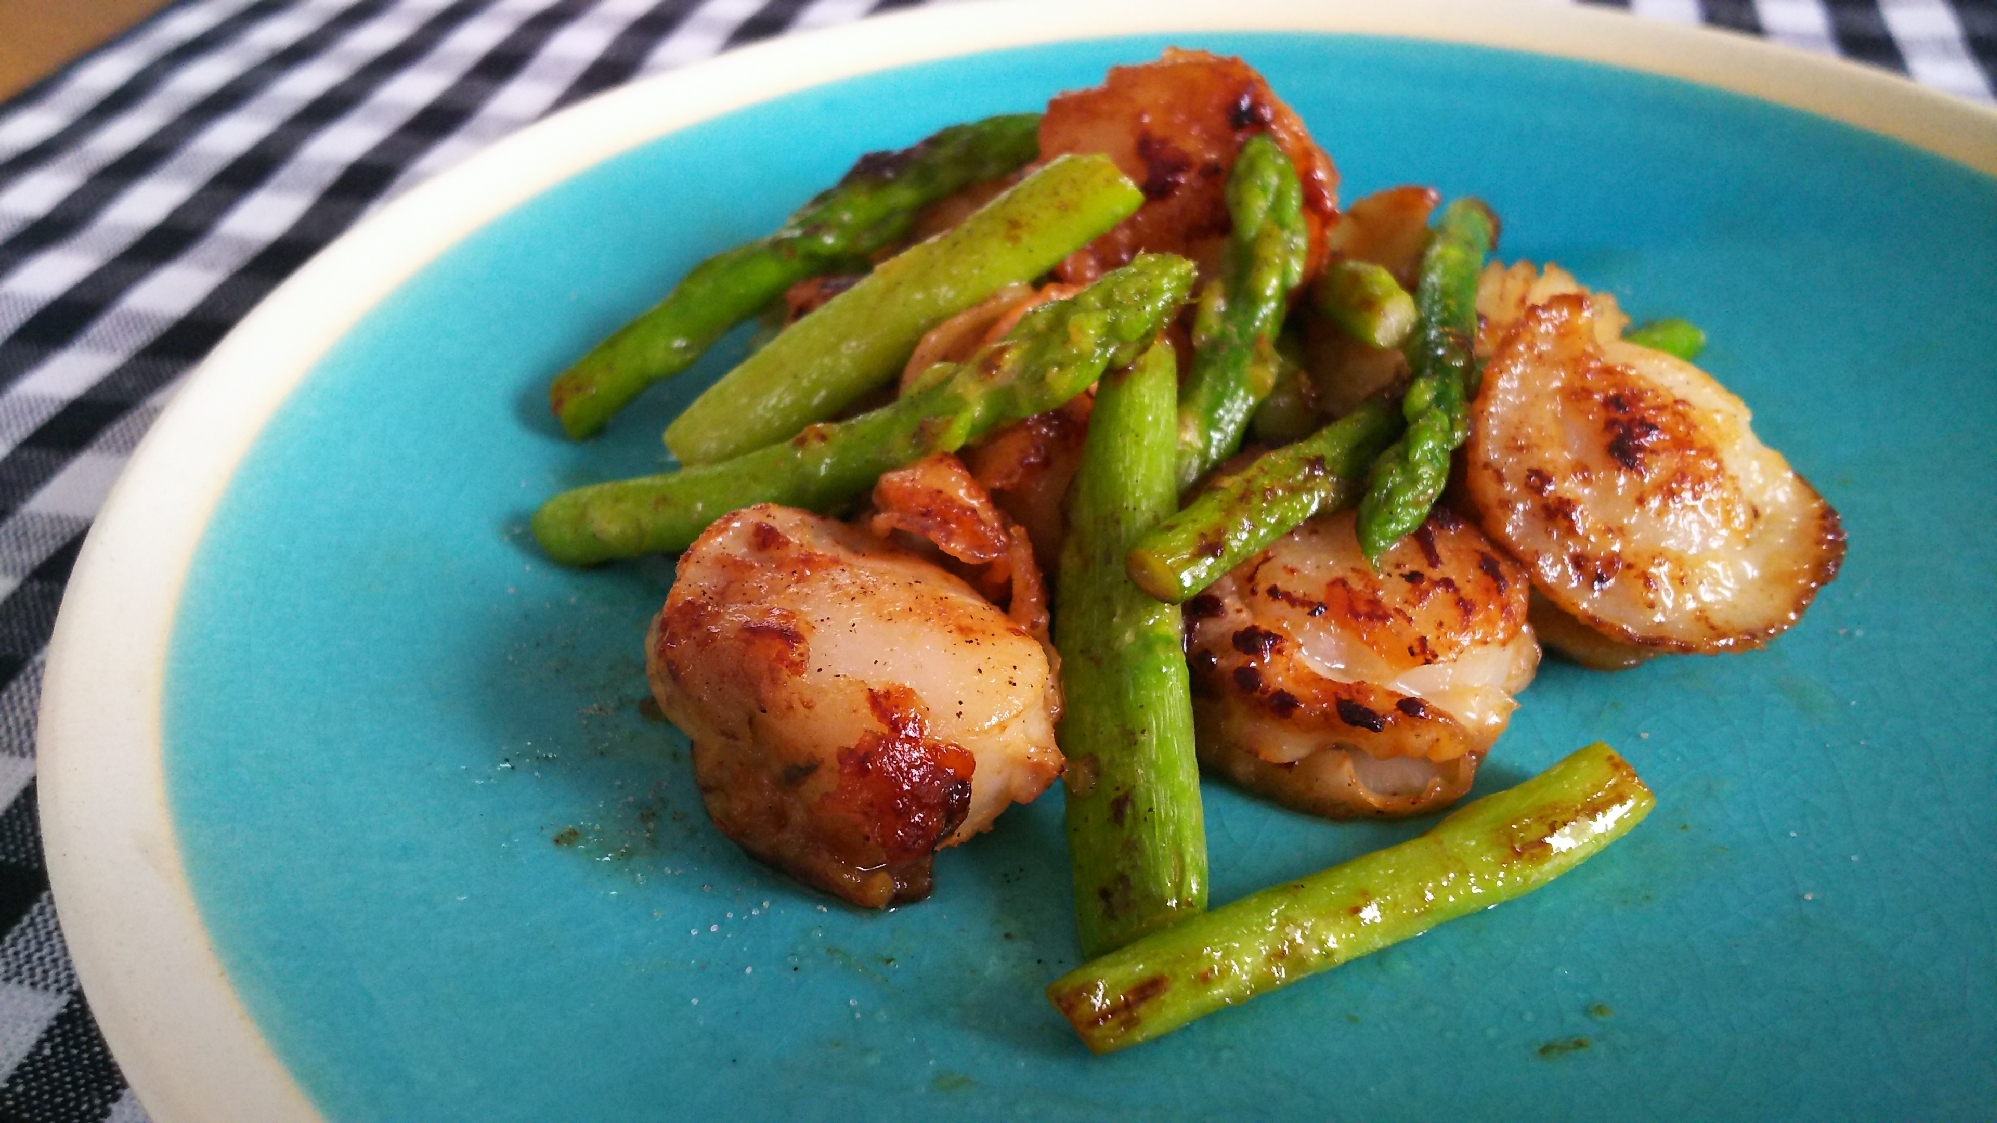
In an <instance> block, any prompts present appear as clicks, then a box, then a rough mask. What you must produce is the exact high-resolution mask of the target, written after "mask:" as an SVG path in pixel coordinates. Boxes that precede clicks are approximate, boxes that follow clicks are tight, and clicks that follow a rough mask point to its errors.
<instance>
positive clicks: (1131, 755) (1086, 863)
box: [1054, 341, 1207, 955]
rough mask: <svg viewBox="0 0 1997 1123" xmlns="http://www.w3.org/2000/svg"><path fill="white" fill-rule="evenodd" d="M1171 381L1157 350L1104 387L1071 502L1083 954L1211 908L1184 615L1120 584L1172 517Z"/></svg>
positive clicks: (1073, 762) (1068, 592)
mask: <svg viewBox="0 0 1997 1123" xmlns="http://www.w3.org/2000/svg"><path fill="white" fill-rule="evenodd" d="M1177 392H1178V371H1177V363H1176V361H1175V359H1174V356H1173V352H1172V347H1171V345H1170V344H1167V343H1164V342H1162V341H1161V342H1159V343H1157V344H1154V345H1153V346H1152V348H1151V350H1149V351H1147V352H1145V354H1144V357H1143V358H1142V359H1140V360H1138V362H1137V365H1136V366H1134V367H1132V368H1131V369H1130V370H1128V371H1124V372H1120V373H1114V374H1110V375H1106V376H1104V378H1103V380H1102V384H1101V386H1100V387H1099V388H1098V389H1097V391H1096V402H1095V411H1094V413H1092V414H1091V415H1090V417H1089V433H1088V438H1087V440H1086V441H1085V443H1084V444H1083V446H1082V464H1081V467H1080V469H1079V470H1078V471H1077V472H1076V475H1075V482H1074V485H1073V488H1072V490H1071V492H1070V496H1071V500H1070V502H1071V507H1070V514H1069V530H1068V538H1067V541H1066V543H1065V544H1064V545H1063V547H1062V550H1061V580H1060V583H1059V585H1058V587H1057V589H1056V606H1055V612H1054V646H1055V648H1056V649H1057V650H1058V651H1059V652H1060V655H1061V690H1062V693H1063V695H1064V697H1065V698H1066V707H1067V708H1066V712H1065V713H1064V714H1063V716H1062V719H1061V736H1060V739H1061V750H1062V752H1064V753H1066V754H1067V757H1068V772H1067V784H1068V812H1067V814H1068V852H1069V860H1070V862H1071V863H1072V866H1073V872H1074V880H1075V921H1076V926H1077V928H1078V929H1079V930H1080V935H1081V941H1082V952H1083V954H1084V955H1099V954H1101V953H1103V952H1106V951H1109V950H1110V949H1112V948H1116V947H1120V946H1122V945H1123V944H1126V943H1129V942H1130V941H1131V940H1134V939H1137V938H1138V937H1140V936H1143V935H1145V934H1146V933H1149V932H1154V931H1157V930H1158V929H1160V928H1163V927H1165V926H1166V925H1168V924H1171V923H1172V922H1173V921H1175V920H1179V919H1181V918H1183V917H1186V916H1190V915H1192V914H1194V913H1197V912H1199V911H1201V910H1202V909H1204V908H1206V897H1207V849H1206V826H1205V820H1204V817H1203V815H1202V812H1201V809H1200V776H1199V764H1198V762H1197V760H1196V759H1195V757H1194V755H1193V709H1192V694H1191V687H1190V685H1189V684H1188V678H1187V672H1186V657H1185V653H1184V651H1183V650H1182V649H1181V647H1180V639H1179V613H1178V612H1177V610H1175V609H1172V608H1170V607H1167V606H1166V605H1162V604H1159V603H1158V602H1157V601H1155V600H1152V599H1151V598H1150V597H1147V596H1145V595H1144V594H1143V593H1142V592H1140V591H1139V590H1138V589H1137V587H1136V586H1135V585H1132V584H1131V583H1130V578H1128V577H1127V576H1125V575H1124V572H1123V555H1124V552H1125V551H1126V550H1128V549H1129V548H1130V545H1131V543H1132V542H1135V541H1136V540H1137V537H1138V536H1139V535H1141V534H1143V533H1144V531H1145V530H1146V529H1147V528H1148V527H1149V526H1150V525H1151V524H1152V523H1154V522H1156V521H1157V520H1158V519H1159V518H1161V517H1163V516H1164V515H1166V514H1169V513H1170V512H1171V510H1172V509H1173V507H1175V506H1176V505H1177V496H1178V486H1177V484H1176V483H1175V482H1174V480H1175V477H1174V475H1173V466H1174V460H1175V457H1176V449H1175V445H1176V442H1175V441H1174V434H1173V429H1172V419H1173V413H1174V408H1173V407H1174V401H1175V399H1176V397H1177Z"/></svg>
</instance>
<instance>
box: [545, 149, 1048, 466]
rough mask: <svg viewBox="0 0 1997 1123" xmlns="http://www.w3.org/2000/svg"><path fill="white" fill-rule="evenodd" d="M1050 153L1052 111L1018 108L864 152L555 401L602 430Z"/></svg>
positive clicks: (700, 277)
mask: <svg viewBox="0 0 1997 1123" xmlns="http://www.w3.org/2000/svg"><path fill="white" fill-rule="evenodd" d="M1039 152H1040V115H1039V114H1038V113H1012V114H1007V115H1005V116H1002V117H988V118H986V119H985V120H982V121H975V122H972V123H970V124H967V125H953V126H951V127H950V128H947V129H944V130H943V131H942V132H939V133H936V134H935V135H933V136H931V137H929V138H928V139H926V140H924V141H922V142H921V143H920V144H917V145H915V146H914V147H912V148H906V149H903V150H902V151H900V152H892V153H873V154H870V155H868V156H864V157H862V158H861V160H860V162H859V163H858V164H855V165H854V166H853V169H852V170H851V171H849V172H847V173H846V175H845V178H843V179H841V180H840V181H839V183H838V185H837V186H835V187H832V188H830V189H828V190H826V191H823V192H821V193H820V194H819V195H818V197H817V198H814V199H813V200H811V202H809V203H806V204H805V205H804V208H803V209H802V210H800V211H798V212H797V213H796V214H794V215H792V216H791V218H790V221H789V222H786V223H785V224H784V226H783V228H782V229H780V230H778V231H777V232H776V233H774V234H771V235H769V236H768V237H765V238H759V239H757V240H756V241H753V242H750V243H748V244H747V245H743V246H737V247H736V248H734V249H732V250H728V251H726V252H723V253H720V254H716V255H715V256H713V257H710V258H708V259H707V260H706V261H703V262H701V263H700V264H699V265H696V266H694V267H693V271H692V272H690V273H688V274H687V275H686V278H685V279H684V280H682V281H681V282H680V283H679V284H678V285H676V286H674V288H673V291H671V292H670V293H667V294H666V298H665V299H664V300H662V301H660V302H659V303H658V304H656V305H654V306H653V307H652V309H651V310H650V311H649V312H646V313H645V314H644V315H642V316H640V317H638V318H637V319H635V320H633V321H631V322H630V323H629V324H627V325H625V326H624V327H623V328H622V329H620V330H619V331H618V332H617V333H616V334H614V335H612V336H611V337H610V338H609V339H606V340H604V341H603V342H602V343H599V344H597V345H596V347H595V348H594V349H593V350H591V351H590V352H589V354H587V355H584V356H583V357H582V358H581V359H580V360H578V361H577V362H576V364H575V365H574V366H572V367H570V368H569V369H567V370H565V371H563V372H562V373H561V376H560V377H558V378H556V379H555V383H554V385H553V386H551V387H550V388H549V390H548V404H549V406H550V407H551V408H552V409H553V410H554V413H555V416H556V417H557V418H559V419H560V420H561V423H562V428H563V429H564V430H566V431H567V432H568V435H569V436H571V437H576V438H581V437H587V436H589V435H591V434H593V433H595V432H596V431H597V430H599V429H601V428H603V425H604V422H606V421H608V420H610V417H611V415H612V414H614V413H616V412H617V411H618V410H620V409H622V408H624V405H625V404H626V403H627V402H629V401H630V400H631V399H632V398H635V397H637V396H638V394H639V392H640V391H642V390H644V389H645V387H647V386H650V385H651V384H652V383H654V382H658V381H660V380H662V379H667V378H671V377H672V376H673V375H676V374H678V373H679V372H681V371H683V370H685V369H686V368H687V367H689V366H692V365H693V361H694V360H695V359H698V358H699V357H700V356H701V353H702V352H704V351H706V350H707V349H708V348H709V347H711V346H713V345H714V341H715V340H717V339H720V338H721V337H722V336H723V335H724V334H726V333H727V331H728V329H729V328H732V327H734V326H735V325H736V324H738V323H741V322H742V321H743V320H746V319H748V318H749V317H750V316H753V315H755V314H756V313H757V312H760V311H762V310H763V308H764V307H766V306H767V305H768V304H770V302H771V301H774V300H776V299H777V298H778V297H779V296H782V295H783V292H784V290H785V289H787V288H789V287H790V286H791V285H794V284H796V283H797V282H799V281H802V280H804V279H805V278H807V277H815V276H819V275H821V274H824V273H829V272H832V271H833V270H835V269H838V268H840V267H842V266H844V265H846V264H847V263H854V264H864V262H865V260H866V258H867V256H868V255H869V254H872V253H874V252H875V251H877V250H879V249H882V248H883V247H886V246H890V245H893V244H894V243H895V242H898V241H900V240H901V239H902V238H904V237H906V236H907V235H908V230H909V227H910V226H911V225H912V224H913V223H914V221H915V216H916V212H918V211H920V210H921V209H922V208H923V207H925V206H927V205H929V204H930V203H933V202H935V201H936V200H938V199H941V198H943V197H944V196H946V195H950V194H952V193H954V192H956V191H958V190H959V189H961V188H963V187H965V186H968V185H969V184H973V183H980V182H983V181H985V180H990V179H997V178H999V177H1000V176H1004V175H1007V174H1009V173H1011V172H1012V171H1013V170H1014V169H1015V168H1018V167H1019V166H1020V165H1022V164H1025V163H1026V162H1027V161H1028V160H1031V159H1033V158H1034V157H1035V156H1037V155H1039Z"/></svg>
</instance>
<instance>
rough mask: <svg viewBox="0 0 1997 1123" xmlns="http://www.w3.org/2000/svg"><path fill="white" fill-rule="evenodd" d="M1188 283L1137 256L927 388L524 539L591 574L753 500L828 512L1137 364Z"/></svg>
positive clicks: (602, 491)
mask: <svg viewBox="0 0 1997 1123" xmlns="http://www.w3.org/2000/svg"><path fill="white" fill-rule="evenodd" d="M1192 283H1193V266H1192V263H1191V262H1189V261H1187V260H1185V259H1184V258H1179V257H1172V256H1169V255H1164V254H1142V255H1139V256H1138V258H1137V259H1136V260H1134V261H1132V262H1131V263H1130V264H1129V265H1126V266H1124V267H1123V268H1121V269H1118V270H1116V271H1114V272H1112V273H1109V274H1106V275H1105V276H1104V277H1103V278H1102V279H1101V280H1099V281H1097V282H1096V283H1095V284H1093V285H1091V286H1089V288H1087V289H1085V290H1083V291H1082V292H1081V293H1079V294H1077V295H1076V296H1074V297H1072V298H1070V299H1068V300H1063V301H1056V302H1053V303H1050V304H1046V305H1043V306H1041V307H1039V308H1036V309H1034V310H1033V311H1032V312H1029V313H1028V314H1027V315H1026V316H1024V317H1023V318H1021V320H1020V321H1019V324H1018V326H1017V327H1015V328H1013V330H1012V331H1011V332H1009V333H1007V335H1006V337H1005V338H1004V339H1002V340H1000V341H999V342H997V343H995V344H992V345H990V346H988V347H985V348H982V349H980V350H979V351H978V353H977V354H975V355H973V356H972V357H971V358H970V359H969V360H968V361H967V362H964V363H962V364H949V366H951V368H952V369H951V370H950V371H949V376H948V377H947V378H943V379H941V380H939V381H936V382H934V383H932V384H931V385H929V386H928V387H927V388H926V389H923V390H919V391H917V392H915V393H912V394H909V395H906V396H904V397H902V398H899V399H897V400H895V401H894V402H892V403H890V404H889V405H886V406H882V407H881V408H880V409H877V410H873V411H872V412H869V413H864V414H861V415H860V416H858V417H855V418H852V419H851V420H848V421H840V422H832V423H827V424H821V425H813V426H811V427H809V428H807V429H806V430H805V431H804V432H803V433H800V434H798V436H797V437H795V438H794V439H792V440H789V441H783V442H780V443H778V444H774V445H767V446H765V447H763V448H760V449H756V450H754V451H751V452H748V453H745V454H743V455H741V456H737V457H735V458H733V459H731V460H725V461H722V462H721V463H719V464H711V465H706V466H703V467H698V468H688V469H686V470H684V471H680V472H671V473H667V474H665V475H658V476H645V477H642V478H640V479H634V480H620V481H617V482H614V483H605V484H597V485H596V486H594V487H585V488H580V489H577V490H575V491H570V492H565V493H563V494H561V495H557V496H555V497H554V498H553V499H550V500H549V501H548V502H547V503H546V504H545V505H543V506H542V508H541V509H540V511H538V512H536V514H535V515H534V524H533V525H534V536H535V538H537V539H539V540H540V543H541V547H542V549H544V550H546V551H547V552H548V555H549V556H550V557H552V558H554V559H555V560H556V561H559V562H562V563H564V564H567V565H590V564H593V563H595V562H600V561H607V560H609V559H611V558H625V557H636V556H637V555H640V554H649V553H674V552H677V551H679V550H684V549H685V548H686V547H687V546H689V545H691V544H692V542H693V540H694V539H695V538H697V537H699V535H700V532H701V531H702V530H705V529H706V528H707V525H708V524H709V523H711V522H713V521H714V520H715V519H718V518H720V517H721V516H723V515H725V514H727V513H728V512H730V511H735V510H740V509H741V508H743V507H747V506H751V505H753V504H756V503H784V504H788V505H790V506H793V507H804V508H807V509H810V510H815V511H829V510H833V509H835V508H838V507H840V506H842V505H844V504H846V503H849V502H851V501H852V500H854V499H856V498H858V497H859V496H862V495H864V494H866V492H867V490H868V489H869V488H872V487H873V486H874V481H875V480H876V479H878V478H879V477H880V475H881V473H883V472H886V471H889V470H891V469H894V468H899V467H901V466H902V465H904V464H909V463H913V462H914V461H916V460H920V459H921V458H922V457H924V456H927V455H929V454H930V453H932V452H939V451H943V452H954V451H955V450H957V449H959V448H961V447H963V446H964V444H966V443H967V442H969V441H971V440H974V439H976V438H977V437H979V436H982V435H983V434H985V433H988V432H990V431H991V430H993V429H996V428H998V427H1000V426H1003V425H1009V424H1011V423H1013V422H1015V421H1019V420H1023V419H1024V418H1027V417H1031V416H1032V415H1034V414H1036V413H1044V412H1046V411H1047V410H1050V409H1054V408H1056V407H1058V406H1060V405H1062V404H1063V403H1065V402H1066V401H1068V399H1070V398H1072V397H1074V396H1075V395H1076V394H1079V393H1081V392H1082V391H1083V390H1085V389H1087V388H1088V386H1089V384H1090V383H1092V382H1094V381H1095V380H1096V379H1097V378H1098V377H1100V376H1101V375H1102V372H1103V371H1104V370H1106V369H1108V368H1109V367H1112V366H1116V365H1118V364H1122V363H1127V362H1129V361H1131V360H1132V359H1133V358H1135V357H1136V356H1137V355H1138V353H1139V352H1140V350H1141V349H1142V348H1143V347H1144V346H1145V345H1146V344H1147V343H1149V342H1150V340H1151V338H1152V337H1153V336H1154V335H1156V334H1157V333H1158V329H1159V328H1160V327H1162V326H1163V325H1164V324H1165V323H1166V322H1167V321H1168V320H1170V319H1171V317H1172V315H1173V314H1174V313H1175V312H1176V311H1177V310H1178V307H1179V305H1181V304H1182V303H1184V302H1185V299H1186V293H1187V291H1188V290H1189V289H1190V288H1191V287H1192Z"/></svg>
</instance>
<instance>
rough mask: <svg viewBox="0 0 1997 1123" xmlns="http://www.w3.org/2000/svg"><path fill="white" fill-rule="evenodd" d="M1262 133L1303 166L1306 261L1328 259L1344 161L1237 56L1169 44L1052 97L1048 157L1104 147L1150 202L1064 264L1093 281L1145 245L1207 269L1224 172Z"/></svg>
mask: <svg viewBox="0 0 1997 1123" xmlns="http://www.w3.org/2000/svg"><path fill="white" fill-rule="evenodd" d="M1258 133H1266V134H1268V136H1269V137H1270V139H1272V140H1274V141H1275V142H1276V144H1277V146H1278V147H1280V148H1281V149H1282V150H1283V153H1284V155H1286V156H1288V157H1289V158H1290V161H1291V163H1293V164H1295V165H1296V169H1297V177H1298V178H1299V179H1300V180H1301V181H1302V182H1303V190H1304V221H1305V224H1306V225H1307V226H1308V227H1309V230H1310V257H1309V262H1308V271H1309V272H1311V273H1315V272H1316V270H1317V268H1318V267H1319V265H1320V264H1321V263H1322V261H1323V259H1324V232H1325V229H1326V228H1327V226H1328V225H1329V224H1330V223H1332V222H1334V221H1336V218H1337V213H1338V203H1337V194H1338V172H1337V171H1336V170H1335V169H1334V168H1333V167H1332V164H1331V158H1330V157H1328V156H1326V155H1325V154H1324V150H1323V149H1321V148H1319V147H1318V146H1317V144H1316V142H1314V141H1312V140H1311V138H1310V133H1309V132H1308V131H1307V130H1306V129H1305V128H1304V123H1303V120H1302V118H1300V117H1298V116H1297V115H1296V113H1295V112H1294V111H1292V110H1291V109H1290V107H1289V106H1287V105H1284V104H1283V103H1282V101H1280V100H1279V99H1278V98H1277V97H1276V95H1275V93H1274V91H1272V90H1270V88H1269V83H1267V82H1266V81H1264V80H1263V79H1262V76H1261V75H1260V74H1257V73H1256V72H1255V71H1254V70H1253V69H1252V68H1251V67H1249V65H1248V64H1247V63H1245V62H1242V61H1241V60H1240V59H1238V58H1227V57H1223V56H1220V55H1213V54H1208V53H1207V52H1205V51H1181V50H1176V49H1171V50H1167V51H1166V52H1165V54H1164V57H1163V58H1161V59H1159V60H1158V61H1157V62H1152V63H1145V64H1143V65H1141V66H1118V67H1113V68H1112V69H1111V70H1110V72H1109V78H1108V80H1107V81H1105V82H1104V83H1103V84H1102V85H1100V86H1097V87H1095V88H1093V89H1088V90H1076V91H1073V92H1070V93H1065V94H1062V95H1060V96H1059V97H1056V98H1055V99H1054V100H1053V101H1051V102H1049V103H1048V105H1047V114H1046V116H1045V117H1044V118H1042V120H1041V125H1040V155H1041V157H1042V158H1043V159H1052V158H1053V157H1055V156H1058V155H1061V154H1063V153H1068V152H1100V153H1103V154H1105V155H1107V156H1109V158H1110V159H1112V160H1115V161H1116V164H1117V166H1118V167H1119V168H1122V169H1123V172H1124V174H1125V175H1128V176H1129V177H1130V178H1131V179H1132V180H1134V181H1135V182H1136V183H1137V185H1138V186H1139V187H1141V188H1143V190H1144V198H1145V203H1144V206H1143V207H1141V208H1140V209H1139V210H1138V212H1137V213H1136V214H1134V215H1132V216H1131V217H1130V218H1128V219H1126V220H1125V221H1124V222H1123V223H1121V224H1120V225H1118V226H1117V227H1116V229H1114V230H1111V231H1110V232H1109V233H1107V234H1104V235H1103V236H1102V237H1100V238H1097V239H1096V240H1095V241H1094V242H1092V243H1090V245H1089V247H1088V248H1087V249H1084V250H1082V251H1081V252H1079V253H1077V254H1075V255H1074V256H1073V257H1071V258H1069V259H1068V261H1066V262H1064V263H1063V264H1062V266H1061V270H1060V271H1061V277H1062V279H1063V280H1066V281H1072V282H1076V283H1081V284H1086V283H1087V282H1089V281H1092V280H1094V279H1095V278H1096V277H1097V276H1098V275H1100V274H1101V273H1103V272H1105V271H1107V270H1110V269H1114V268H1116V267H1117V266H1119V265H1122V264H1124V263H1125V262H1127V261H1129V260H1130V259H1131V257H1133V256H1134V255H1135V254H1137V253H1138V252H1139V251H1140V250H1148V251H1151V252H1155V253H1176V254H1182V255H1185V256H1187V257H1190V258H1192V259H1193V260H1194V261H1195V262H1198V263H1200V265H1201V267H1202V273H1208V272H1210V270H1211V267H1212V265H1213V263H1214V261H1215V260H1216V258H1217V257H1218V255H1219V253H1220V244H1221V241H1222V240H1223V239H1224V238H1225V237H1226V236H1227V232H1228V230H1229V228H1230V226H1231V225H1232V223H1231V221H1230V219H1229V218H1228V213H1227V200H1226V197H1225V192H1226V188H1227V173H1228V171H1229V170H1230V169H1231V168H1233V166H1234V157H1235V155H1236V154H1237V153H1239V152H1240V151H1241V146H1242V144H1243V143H1245V142H1246V141H1247V140H1248V138H1249V137H1251V136H1254V135H1256V134H1258Z"/></svg>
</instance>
